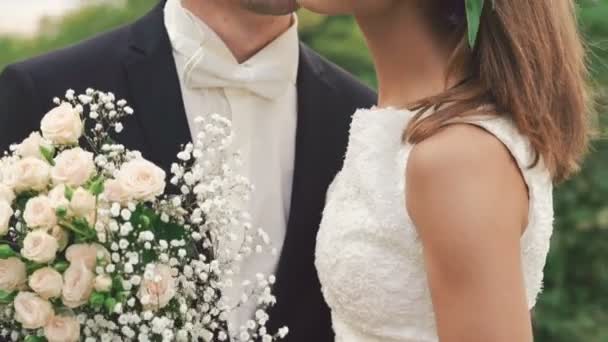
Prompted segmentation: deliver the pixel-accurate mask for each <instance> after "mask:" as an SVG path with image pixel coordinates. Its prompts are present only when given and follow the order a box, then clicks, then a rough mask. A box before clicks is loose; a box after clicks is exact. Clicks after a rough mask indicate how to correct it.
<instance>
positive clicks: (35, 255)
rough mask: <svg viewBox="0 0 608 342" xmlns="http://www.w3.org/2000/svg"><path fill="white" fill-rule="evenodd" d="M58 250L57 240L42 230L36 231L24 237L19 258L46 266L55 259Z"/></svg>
mask: <svg viewBox="0 0 608 342" xmlns="http://www.w3.org/2000/svg"><path fill="white" fill-rule="evenodd" d="M58 249H59V244H58V243H57V240H55V238H54V237H52V236H51V235H49V234H48V233H47V232H45V231H44V230H41V229H38V230H35V231H33V232H30V233H28V234H27V235H26V236H25V239H24V240H23V248H22V249H21V256H23V257H24V258H26V259H28V260H31V261H33V262H37V263H39V264H46V263H48V262H51V261H53V260H54V259H55V255H56V254H57V250H58Z"/></svg>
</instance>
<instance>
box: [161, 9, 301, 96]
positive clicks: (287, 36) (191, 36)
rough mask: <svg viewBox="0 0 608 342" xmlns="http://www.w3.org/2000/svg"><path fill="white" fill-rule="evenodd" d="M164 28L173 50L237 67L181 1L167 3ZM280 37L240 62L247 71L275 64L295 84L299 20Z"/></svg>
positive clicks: (214, 35)
mask: <svg viewBox="0 0 608 342" xmlns="http://www.w3.org/2000/svg"><path fill="white" fill-rule="evenodd" d="M164 17H165V26H166V28H167V33H168V34H169V40H170V41H171V45H172V47H173V50H174V51H175V52H176V53H178V54H180V55H183V56H184V57H185V58H190V57H191V56H192V55H194V54H195V52H196V51H197V50H198V49H199V48H203V49H204V50H205V51H206V52H208V53H212V54H215V55H216V56H218V57H220V58H222V59H223V60H224V61H226V62H228V63H231V64H234V65H235V66H236V65H239V63H238V62H237V60H236V59H235V58H234V55H232V52H230V49H228V47H227V46H226V44H225V43H224V42H223V41H222V39H221V38H220V37H219V36H218V35H217V34H216V33H215V31H213V29H212V28H211V27H209V26H208V25H207V24H206V23H204V22H203V21H202V20H200V19H199V18H198V17H196V16H195V15H194V14H192V13H191V12H190V11H189V10H187V9H186V8H184V7H183V6H182V1H181V0H168V1H167V3H166V4H165V8H164ZM293 18H294V20H293V23H292V25H291V26H290V27H289V29H287V30H286V31H285V32H283V33H282V34H281V35H280V36H279V37H277V38H276V39H275V40H273V41H272V42H270V44H268V45H266V46H265V47H264V48H262V49H261V50H260V51H258V52H257V53H256V54H255V55H254V56H253V57H251V58H249V59H248V60H247V61H245V62H243V63H242V65H246V66H247V67H250V68H255V67H256V65H267V64H270V63H272V64H274V65H275V66H276V68H275V70H276V71H277V72H282V73H285V75H287V76H288V77H289V79H290V80H291V81H292V83H293V84H295V82H296V78H297V73H298V64H299V54H300V53H299V38H298V18H297V15H295V14H294V15H293Z"/></svg>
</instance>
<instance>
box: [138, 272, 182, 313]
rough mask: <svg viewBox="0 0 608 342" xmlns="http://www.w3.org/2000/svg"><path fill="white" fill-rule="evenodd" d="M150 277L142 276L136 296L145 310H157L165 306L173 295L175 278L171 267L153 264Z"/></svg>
mask: <svg viewBox="0 0 608 342" xmlns="http://www.w3.org/2000/svg"><path fill="white" fill-rule="evenodd" d="M151 270H152V272H151V277H150V278H147V277H143V279H142V283H141V285H140V287H139V292H138V293H137V297H138V298H139V300H140V302H141V304H142V305H143V307H144V308H145V309H146V310H158V309H162V308H163V307H165V306H167V304H169V302H170V301H171V299H173V297H174V296H175V279H174V278H173V276H172V272H171V267H169V266H167V265H163V264H156V265H153V266H152V268H151Z"/></svg>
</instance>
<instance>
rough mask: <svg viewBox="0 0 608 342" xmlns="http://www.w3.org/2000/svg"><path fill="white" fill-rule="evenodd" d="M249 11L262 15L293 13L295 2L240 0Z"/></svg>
mask: <svg viewBox="0 0 608 342" xmlns="http://www.w3.org/2000/svg"><path fill="white" fill-rule="evenodd" d="M240 1H241V4H243V6H245V7H246V8H247V9H249V10H250V11H253V12H255V13H258V14H263V15H284V14H289V13H293V12H295V11H296V10H297V9H298V8H299V6H298V3H297V1H296V0H240Z"/></svg>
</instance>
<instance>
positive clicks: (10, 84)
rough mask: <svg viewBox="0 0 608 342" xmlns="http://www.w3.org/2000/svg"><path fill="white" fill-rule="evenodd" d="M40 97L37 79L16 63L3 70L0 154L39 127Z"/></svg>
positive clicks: (1, 78)
mask: <svg viewBox="0 0 608 342" xmlns="http://www.w3.org/2000/svg"><path fill="white" fill-rule="evenodd" d="M38 111H39V108H38V101H37V100H36V94H35V93H34V83H33V82H32V80H31V78H30V77H29V75H28V74H27V72H25V71H20V70H18V68H16V67H15V66H9V67H7V68H6V69H5V70H4V71H3V72H2V73H1V74H0V154H2V153H3V152H4V151H7V150H8V149H9V147H10V145H11V144H14V143H19V142H21V140H23V139H24V138H25V137H26V136H27V135H29V133H31V132H32V131H35V130H38V129H39V122H38V118H40V117H41V115H42V113H38Z"/></svg>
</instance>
